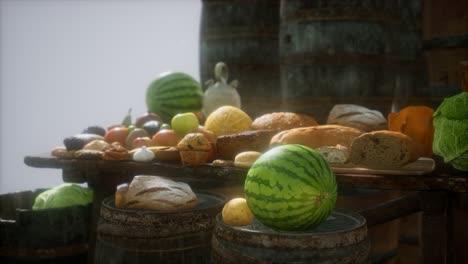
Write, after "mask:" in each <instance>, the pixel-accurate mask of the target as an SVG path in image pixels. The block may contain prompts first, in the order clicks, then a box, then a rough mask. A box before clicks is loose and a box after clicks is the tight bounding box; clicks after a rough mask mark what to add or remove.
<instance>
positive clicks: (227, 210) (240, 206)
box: [221, 198, 254, 226]
mask: <svg viewBox="0 0 468 264" xmlns="http://www.w3.org/2000/svg"><path fill="white" fill-rule="evenodd" d="M221 214H222V216H223V222H224V223H225V224H226V225H230V226H243V225H248V224H250V223H251V222H252V220H253V218H254V215H253V213H252V211H250V208H249V206H248V205H247V200H245V199H244V198H234V199H232V200H230V201H229V202H227V203H226V205H224V207H223V211H222V213H221Z"/></svg>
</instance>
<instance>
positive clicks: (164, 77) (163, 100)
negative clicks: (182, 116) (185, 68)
mask: <svg viewBox="0 0 468 264" xmlns="http://www.w3.org/2000/svg"><path fill="white" fill-rule="evenodd" d="M146 106H147V107H148V111H149V112H152V113H156V114H158V115H159V116H160V117H161V118H162V120H163V121H164V122H165V123H170V122H171V119H172V117H173V116H175V115H176V114H179V113H187V112H199V111H201V109H202V106H203V90H202V89H201V86H200V83H198V82H197V81H196V80H195V79H193V78H192V77H191V76H190V75H188V74H185V73H181V72H167V73H163V74H161V75H160V76H159V77H158V78H157V79H156V80H154V81H153V82H152V83H151V84H150V86H149V87H148V90H147V91H146Z"/></svg>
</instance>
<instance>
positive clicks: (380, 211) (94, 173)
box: [24, 154, 468, 263]
mask: <svg viewBox="0 0 468 264" xmlns="http://www.w3.org/2000/svg"><path fill="white" fill-rule="evenodd" d="M24 162H25V163H26V164H27V165H28V166H31V167H35V168H57V169H61V170H62V172H63V174H62V177H63V180H64V181H65V182H73V183H87V184H88V186H89V187H90V188H92V189H93V190H94V200H93V215H92V222H93V225H92V227H91V234H92V235H91V241H90V245H91V247H90V249H91V254H90V255H91V257H92V256H93V252H92V250H93V246H92V245H93V244H94V243H95V233H96V224H97V220H98V217H99V211H100V205H101V202H102V200H103V199H104V198H106V197H109V196H111V195H113V194H114V192H115V190H116V187H117V186H118V185H119V184H122V183H128V182H130V181H131V179H132V178H133V177H134V176H135V175H140V174H149V175H159V176H165V177H169V178H172V179H174V180H177V181H184V182H187V183H188V184H190V186H192V188H194V189H213V188H222V187H233V186H242V185H243V184H244V180H245V176H246V173H247V170H246V169H240V168H232V167H215V166H211V165H204V166H200V167H183V166H181V164H180V163H178V162H175V163H161V162H151V163H137V162H133V161H104V160H98V161H94V160H77V159H58V158H55V157H52V156H50V155H48V154H44V155H36V156H26V157H25V159H24ZM437 165H438V166H436V169H435V170H434V171H433V172H431V173H429V174H426V175H376V174H341V173H337V174H336V177H337V181H338V185H339V186H340V187H341V186H343V187H353V188H369V189H383V190H403V191H415V192H411V193H410V194H408V195H405V196H402V197H400V198H397V199H395V200H392V201H388V202H386V203H383V204H380V205H378V206H375V207H373V208H367V209H364V210H362V211H360V213H361V214H363V215H364V216H365V217H366V219H367V222H368V226H373V225H377V224H381V223H384V222H387V221H391V220H393V219H396V218H399V217H402V216H406V215H409V214H412V213H415V212H419V211H421V212H423V218H422V231H421V244H422V245H421V246H422V253H423V263H454V261H455V260H454V258H453V256H454V254H453V253H454V252H453V233H452V228H451V225H452V222H453V210H454V208H461V209H463V210H467V211H468V195H467V193H468V176H467V175H466V173H463V172H461V171H456V170H453V169H451V168H449V167H448V166H445V165H443V164H442V163H438V164H437Z"/></svg>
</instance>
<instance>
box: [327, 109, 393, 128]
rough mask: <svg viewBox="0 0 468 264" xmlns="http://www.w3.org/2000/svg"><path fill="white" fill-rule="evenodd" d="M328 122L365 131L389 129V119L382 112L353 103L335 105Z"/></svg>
mask: <svg viewBox="0 0 468 264" xmlns="http://www.w3.org/2000/svg"><path fill="white" fill-rule="evenodd" d="M327 124H329V125H332V124H335V125H341V126H348V127H354V128H357V129H360V130H362V131H365V132H369V131H375V130H382V129H387V119H385V117H384V116H383V115H382V113H380V112H379V111H377V110H370V109H368V108H365V107H363V106H360V105H353V104H338V105H335V106H334V107H333V108H332V110H331V111H330V113H329V114H328V119H327Z"/></svg>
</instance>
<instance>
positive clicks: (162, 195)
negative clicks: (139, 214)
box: [116, 175, 197, 211]
mask: <svg viewBox="0 0 468 264" xmlns="http://www.w3.org/2000/svg"><path fill="white" fill-rule="evenodd" d="M117 197H119V200H118V202H119V205H120V207H123V208H134V209H145V210H158V211H173V210H181V209H190V208H193V207H195V206H196V205H197V196H196V194H195V193H194V192H193V191H192V189H191V188H190V186H189V185H188V184H186V183H183V182H175V181H172V180H170V179H167V178H163V177H159V176H152V175H138V176H135V177H134V178H133V180H132V182H131V183H130V184H129V186H128V188H124V189H123V190H122V191H119V192H117V193H116V198H117Z"/></svg>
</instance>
